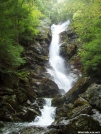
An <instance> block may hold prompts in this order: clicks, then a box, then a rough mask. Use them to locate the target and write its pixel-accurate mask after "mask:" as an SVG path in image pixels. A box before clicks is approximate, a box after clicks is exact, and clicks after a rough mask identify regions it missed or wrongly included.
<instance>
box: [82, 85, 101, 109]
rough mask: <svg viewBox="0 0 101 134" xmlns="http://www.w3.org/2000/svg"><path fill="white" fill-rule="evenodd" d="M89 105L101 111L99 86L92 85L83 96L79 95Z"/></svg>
mask: <svg viewBox="0 0 101 134" xmlns="http://www.w3.org/2000/svg"><path fill="white" fill-rule="evenodd" d="M80 96H81V97H82V98H84V99H85V100H87V101H88V102H89V103H90V105H92V106H95V107H97V108H99V109H101V85H98V84H95V83H93V84H92V85H91V86H90V87H89V88H88V89H87V90H86V91H85V92H84V93H83V94H81V95H80Z"/></svg>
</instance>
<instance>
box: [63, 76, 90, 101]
mask: <svg viewBox="0 0 101 134" xmlns="http://www.w3.org/2000/svg"><path fill="white" fill-rule="evenodd" d="M90 84H91V81H90V78H88V77H83V78H81V79H80V80H78V81H77V82H76V83H75V84H74V86H73V87H72V89H70V90H69V91H68V92H67V93H66V94H65V95H64V96H63V99H65V103H68V102H69V103H72V102H74V101H75V100H76V99H77V98H78V96H79V94H81V93H84V92H85V91H86V89H87V88H88V87H89V85H90Z"/></svg>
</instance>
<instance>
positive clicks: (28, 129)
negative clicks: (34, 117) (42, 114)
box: [17, 126, 46, 134]
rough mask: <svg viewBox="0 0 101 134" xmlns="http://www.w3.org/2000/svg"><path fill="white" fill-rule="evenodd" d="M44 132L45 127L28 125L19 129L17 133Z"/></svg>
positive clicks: (33, 133) (31, 133) (35, 133)
mask: <svg viewBox="0 0 101 134" xmlns="http://www.w3.org/2000/svg"><path fill="white" fill-rule="evenodd" d="M44 132H46V128H44V127H38V126H37V127H35V126H30V127H26V128H24V129H22V130H20V131H19V132H18V133H17V134H19V133H20V134H42V133H44Z"/></svg>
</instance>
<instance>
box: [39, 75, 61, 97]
mask: <svg viewBox="0 0 101 134" xmlns="http://www.w3.org/2000/svg"><path fill="white" fill-rule="evenodd" d="M38 87H39V91H38V96H39V97H54V96H56V95H58V94H60V91H59V88H58V86H57V85H56V83H55V82H54V81H52V80H50V79H48V78H43V79H42V80H41V81H40V83H38Z"/></svg>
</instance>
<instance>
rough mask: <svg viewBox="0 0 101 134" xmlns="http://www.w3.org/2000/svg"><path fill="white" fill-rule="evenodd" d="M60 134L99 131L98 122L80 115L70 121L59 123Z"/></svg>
mask: <svg viewBox="0 0 101 134" xmlns="http://www.w3.org/2000/svg"><path fill="white" fill-rule="evenodd" d="M59 130H60V132H62V134H67V133H68V134H77V133H78V131H88V132H89V131H101V127H100V125H99V123H98V121H96V120H94V119H93V118H92V117H90V116H88V115H80V116H77V117H76V118H73V119H71V120H63V121H61V122H60V123H59Z"/></svg>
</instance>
